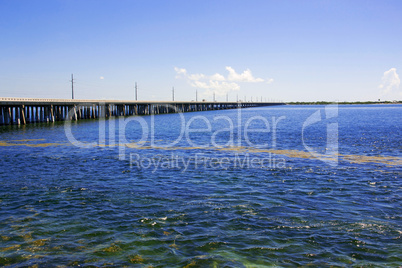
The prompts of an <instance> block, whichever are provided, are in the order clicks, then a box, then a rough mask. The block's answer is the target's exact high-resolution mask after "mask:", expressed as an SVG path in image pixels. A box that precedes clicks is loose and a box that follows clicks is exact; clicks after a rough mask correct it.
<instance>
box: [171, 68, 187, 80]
mask: <svg viewBox="0 0 402 268" xmlns="http://www.w3.org/2000/svg"><path fill="white" fill-rule="evenodd" d="M174 70H175V71H176V73H177V75H176V78H180V77H181V76H182V75H184V76H187V70H186V69H183V68H177V67H174Z"/></svg>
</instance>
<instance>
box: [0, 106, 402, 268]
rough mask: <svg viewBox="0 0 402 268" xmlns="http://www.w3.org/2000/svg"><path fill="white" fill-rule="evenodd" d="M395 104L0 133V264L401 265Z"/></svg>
mask: <svg viewBox="0 0 402 268" xmlns="http://www.w3.org/2000/svg"><path fill="white" fill-rule="evenodd" d="M401 118H402V106H401V105H345V106H342V105H340V106H335V105H334V106H276V107H262V108H250V109H242V110H224V111H208V112H193V113H185V114H167V115H157V116H142V117H126V118H114V119H110V120H86V121H85V120H84V121H79V122H64V123H55V124H35V125H27V126H6V127H1V128H0V265H1V266H7V265H8V266H10V267H29V266H32V267H35V266H37V267H44V266H46V267H72V266H77V267H78V266H84V267H97V266H107V267H123V266H127V267H295V266H309V265H312V266H319V267H326V266H341V267H345V266H346V267H351V266H352V267H355V266H356V267H360V266H362V267H399V266H401V265H402V246H401V245H402V243H401V241H402V239H401V235H402V218H401V217H402V200H401V197H402V182H401V171H402V169H401V165H402V139H401V133H402V121H401Z"/></svg>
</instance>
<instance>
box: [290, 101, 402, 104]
mask: <svg viewBox="0 0 402 268" xmlns="http://www.w3.org/2000/svg"><path fill="white" fill-rule="evenodd" d="M334 103H337V104H396V103H398V104H399V103H402V101H396V100H394V101H341V102H330V101H296V102H286V104H288V105H328V104H334Z"/></svg>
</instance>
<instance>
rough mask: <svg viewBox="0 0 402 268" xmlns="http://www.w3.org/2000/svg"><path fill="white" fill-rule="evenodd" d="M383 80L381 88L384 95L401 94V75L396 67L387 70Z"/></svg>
mask: <svg viewBox="0 0 402 268" xmlns="http://www.w3.org/2000/svg"><path fill="white" fill-rule="evenodd" d="M381 82H382V83H381V85H379V88H380V89H381V94H382V95H390V94H393V93H399V94H401V92H400V91H399V85H400V84H401V80H400V79H399V75H398V74H397V73H396V68H391V69H389V70H388V71H385V72H384V75H383V76H382V78H381Z"/></svg>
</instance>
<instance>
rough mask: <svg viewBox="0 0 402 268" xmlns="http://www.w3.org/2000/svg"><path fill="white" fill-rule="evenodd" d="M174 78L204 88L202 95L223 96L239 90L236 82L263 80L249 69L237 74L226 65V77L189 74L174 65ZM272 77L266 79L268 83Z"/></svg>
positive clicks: (216, 74)
mask: <svg viewBox="0 0 402 268" xmlns="http://www.w3.org/2000/svg"><path fill="white" fill-rule="evenodd" d="M174 70H175V71H176V78H177V79H179V78H185V79H187V82H188V83H189V84H190V85H191V86H192V87H195V88H199V89H204V90H205V92H204V94H203V95H204V96H206V97H210V96H212V95H213V94H214V93H215V95H216V96H225V95H226V94H227V93H229V92H230V91H236V90H240V85H239V84H238V83H236V82H248V83H258V82H264V81H265V80H264V79H262V78H255V77H253V75H252V73H251V71H250V70H249V69H247V70H245V71H243V73H241V74H238V73H236V71H235V70H234V69H233V68H232V67H229V66H227V67H226V70H227V71H228V72H229V74H228V76H227V78H225V76H223V75H222V74H219V73H215V74H213V75H211V76H208V75H205V74H189V73H188V72H187V70H186V69H183V68H178V67H175V68H174ZM272 82H273V79H272V78H271V79H269V80H267V83H268V84H270V83H272Z"/></svg>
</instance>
